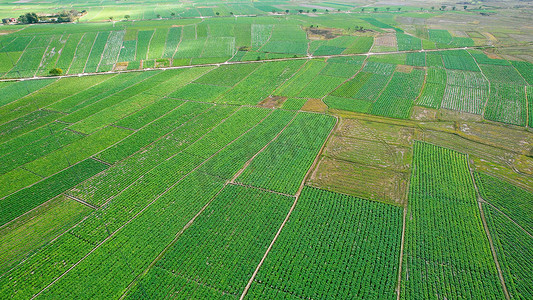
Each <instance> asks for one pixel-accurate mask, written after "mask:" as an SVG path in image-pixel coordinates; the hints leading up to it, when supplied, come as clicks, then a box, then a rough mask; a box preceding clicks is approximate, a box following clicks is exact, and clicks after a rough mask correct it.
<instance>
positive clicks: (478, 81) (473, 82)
mask: <svg viewBox="0 0 533 300" xmlns="http://www.w3.org/2000/svg"><path fill="white" fill-rule="evenodd" d="M445 78H446V84H448V85H455V86H464V87H470V88H482V89H488V85H489V83H488V82H487V80H486V79H485V77H484V76H483V74H481V72H469V71H461V70H446V75H445Z"/></svg>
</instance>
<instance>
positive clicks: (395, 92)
mask: <svg viewBox="0 0 533 300" xmlns="http://www.w3.org/2000/svg"><path fill="white" fill-rule="evenodd" d="M424 75H425V74H424V71H423V70H416V69H415V70H412V71H411V72H410V73H402V72H395V73H394V75H393V76H392V78H391V80H390V82H389V84H388V85H387V87H386V88H385V90H384V91H383V93H382V94H381V95H380V96H379V97H378V98H377V99H376V102H375V103H374V105H373V106H372V110H371V112H372V114H376V115H381V116H388V117H393V118H404V119H406V118H408V117H409V115H410V113H411V108H412V107H413V105H414V102H415V100H416V98H417V97H418V94H419V93H420V90H421V89H422V85H423V83H424Z"/></svg>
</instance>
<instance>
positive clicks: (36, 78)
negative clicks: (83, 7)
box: [0, 39, 487, 82]
mask: <svg viewBox="0 0 533 300" xmlns="http://www.w3.org/2000/svg"><path fill="white" fill-rule="evenodd" d="M95 41H96V39H95ZM93 46H94V44H93ZM484 48H487V46H472V47H462V48H447V49H430V50H407V51H394V52H372V53H370V52H367V53H354V54H334V55H318V56H301V57H284V58H269V59H262V60H247V61H226V62H221V63H208V64H198V65H186V66H172V67H157V68H147V69H135V70H120V71H119V70H111V71H107V72H90V73H85V72H83V73H79V74H67V75H60V76H54V77H53V78H66V77H84V76H93V75H102V74H118V73H130V72H143V71H152V70H173V69H187V68H198V67H206V66H220V65H236V64H252V63H263V62H276V61H288V60H310V59H313V58H325V59H327V58H332V57H353V56H367V57H368V56H375V55H378V56H379V55H392V54H402V53H418V52H441V51H454V50H459V49H484ZM176 49H177V48H176ZM91 52H92V48H91ZM89 55H90V53H89ZM87 61H88V59H87ZM86 65H87V62H86V63H85V66H84V69H83V70H84V71H85V67H86ZM45 78H50V77H49V76H40V77H39V76H34V77H23V78H4V79H0V82H3V81H24V80H39V79H45Z"/></svg>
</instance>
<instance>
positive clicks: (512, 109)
mask: <svg viewBox="0 0 533 300" xmlns="http://www.w3.org/2000/svg"><path fill="white" fill-rule="evenodd" d="M526 101H527V100H526V95H525V89H524V86H518V85H512V84H506V85H502V84H491V86H490V95H489V100H488V101H487V106H486V109H485V114H484V117H485V118H486V119H488V120H492V121H497V122H503V123H509V124H514V125H518V126H526V124H527V117H526V116H527V112H526V105H527V104H526Z"/></svg>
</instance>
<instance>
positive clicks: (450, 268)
mask: <svg viewBox="0 0 533 300" xmlns="http://www.w3.org/2000/svg"><path fill="white" fill-rule="evenodd" d="M407 215H408V216H409V217H408V218H407V220H406V228H405V248H404V259H403V267H402V269H403V274H402V281H401V283H402V290H401V297H402V298H403V299H430V298H434V297H436V296H435V295H439V297H443V298H447V299H452V298H478V299H480V298H483V299H495V298H502V297H503V290H502V286H501V284H500V282H499V278H498V272H497V270H496V266H495V264H494V261H493V259H492V254H491V251H490V245H489V241H488V238H487V236H486V235H485V231H484V229H483V224H482V220H481V216H480V211H479V208H478V205H477V198H476V190H475V188H474V182H473V180H472V177H471V174H470V170H469V166H468V160H467V157H466V155H463V154H460V153H458V152H455V151H453V150H449V149H446V148H441V147H438V146H434V145H431V144H426V143H422V142H415V144H414V155H413V172H412V175H411V182H410V187H409V206H408V211H407ZM444 237H445V238H444Z"/></svg>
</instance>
